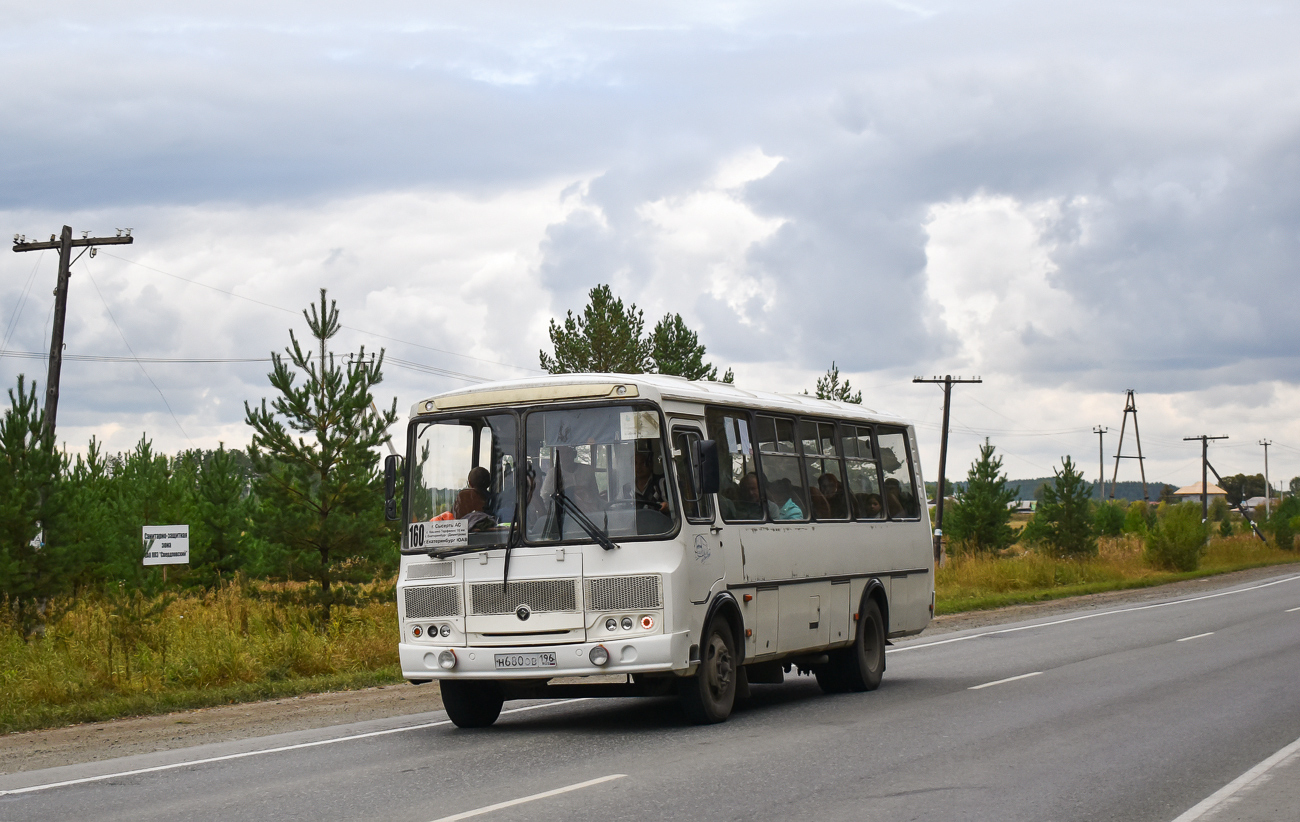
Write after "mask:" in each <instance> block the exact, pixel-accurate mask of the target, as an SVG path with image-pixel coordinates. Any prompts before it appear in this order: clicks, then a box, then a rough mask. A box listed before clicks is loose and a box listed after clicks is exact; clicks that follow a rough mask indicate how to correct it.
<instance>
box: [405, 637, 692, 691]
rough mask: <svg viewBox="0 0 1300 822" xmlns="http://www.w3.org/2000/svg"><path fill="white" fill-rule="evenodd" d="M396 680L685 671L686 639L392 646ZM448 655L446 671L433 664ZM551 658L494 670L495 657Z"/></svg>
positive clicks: (687, 647) (513, 677) (510, 677)
mask: <svg viewBox="0 0 1300 822" xmlns="http://www.w3.org/2000/svg"><path fill="white" fill-rule="evenodd" d="M597 645H601V646H604V648H605V650H606V651H607V652H608V653H609V661H608V662H607V663H605V664H604V665H596V664H595V663H593V662H592V661H591V650H592V649H593V648H595V647H596V646H597ZM397 650H398V655H399V657H400V658H401V661H402V676H403V677H405V678H406V679H409V680H412V681H421V680H430V679H539V678H549V677H557V676H596V675H603V674H635V673H645V672H649V671H673V670H677V671H686V670H687V669H688V668H689V667H690V664H691V663H690V659H689V657H690V635H689V634H688V633H687V632H685V631H683V632H681V633H677V634H658V635H655V636H643V637H636V638H630V639H625V640H606V641H604V642H583V643H581V644H574V645H521V646H515V647H505V648H502V647H481V646H479V647H475V646H471V647H468V648H467V647H450V648H449V647H448V646H446V645H433V644H429V645H416V644H414V643H408V642H403V643H400V644H399V645H398V646H397ZM447 650H450V651H451V652H452V653H453V654H455V657H456V665H455V667H453V668H451V669H447V668H443V667H441V666H440V665H439V664H438V656H439V654H441V653H442V652H443V651H447ZM536 654H554V655H555V665H554V666H552V667H534V668H498V667H497V665H498V658H499V657H500V658H503V660H502V661H503V662H505V661H509V660H510V658H512V657H514V658H518V657H521V656H532V655H536Z"/></svg>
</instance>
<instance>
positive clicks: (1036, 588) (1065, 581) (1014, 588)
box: [935, 536, 1300, 614]
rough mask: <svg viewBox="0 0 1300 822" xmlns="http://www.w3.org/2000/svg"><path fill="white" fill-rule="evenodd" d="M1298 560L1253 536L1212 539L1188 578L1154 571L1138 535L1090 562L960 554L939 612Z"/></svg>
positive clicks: (1103, 549) (942, 579)
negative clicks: (1198, 564)
mask: <svg viewBox="0 0 1300 822" xmlns="http://www.w3.org/2000/svg"><path fill="white" fill-rule="evenodd" d="M1296 561H1300V555H1297V554H1296V553H1295V552H1293V551H1292V552H1288V551H1282V550H1279V549H1278V548H1276V547H1274V546H1273V545H1272V544H1264V543H1261V542H1260V541H1259V540H1257V539H1255V538H1254V537H1249V536H1233V537H1225V538H1218V539H1214V540H1211V542H1210V546H1209V549H1208V550H1207V551H1206V554H1205V556H1204V557H1203V558H1202V560H1201V567H1200V569H1199V570H1196V571H1190V572H1184V573H1179V572H1173V571H1164V570H1160V569H1157V568H1154V567H1152V566H1151V565H1150V564H1149V563H1148V562H1147V561H1146V558H1145V556H1144V550H1143V546H1142V541H1141V540H1140V539H1139V538H1137V537H1134V536H1127V537H1117V538H1103V539H1101V540H1100V541H1099V543H1098V553H1097V556H1095V557H1091V558H1087V559H1057V558H1054V557H1050V556H1046V555H1044V554H1040V553H1037V552H1034V551H1030V552H1027V553H1019V552H1017V553H1013V554H1010V555H1007V556H996V557H995V556H978V555H970V554H956V555H954V556H951V557H949V559H948V562H947V564H946V565H945V566H944V567H943V568H940V569H939V571H938V573H937V575H936V577H935V587H936V594H937V602H936V609H935V610H936V612H937V613H941V614H950V613H957V612H960V611H973V610H979V609H983V608H997V607H1001V606H1003V605H1012V604H1016V603H1023V602H1036V601H1040V600H1045V599H1059V598H1061V597H1067V596H1078V595H1080V594H1092V593H1097V592H1099V591H1113V590H1119V589H1124V588H1143V587H1147V586H1151V585H1160V584H1163V583H1166V582H1174V581H1177V580H1180V579H1191V578H1194V577H1203V576H1210V575H1213V574H1221V573H1226V572H1228V571H1239V570H1242V569H1244V568H1256V567H1260V566H1264V565H1280V564H1284V563H1288V562H1296Z"/></svg>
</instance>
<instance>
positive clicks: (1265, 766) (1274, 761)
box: [1174, 739, 1300, 822]
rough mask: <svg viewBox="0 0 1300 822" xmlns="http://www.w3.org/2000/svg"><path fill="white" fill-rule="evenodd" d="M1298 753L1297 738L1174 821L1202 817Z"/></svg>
mask: <svg viewBox="0 0 1300 822" xmlns="http://www.w3.org/2000/svg"><path fill="white" fill-rule="evenodd" d="M1296 754H1300V739H1297V740H1296V741H1295V742H1292V743H1291V744H1290V745H1287V746H1286V747H1285V748H1283V749H1282V750H1280V751H1278V752H1277V753H1275V754H1273V755H1272V756H1270V757H1269V758H1268V759H1265V760H1264V761H1263V762H1261V763H1259V764H1258V765H1256V766H1255V767H1253V768H1251V769H1250V770H1248V771H1246V772H1245V773H1244V774H1242V775H1241V776H1239V777H1237V778H1236V779H1234V780H1232V781H1231V782H1229V783H1228V784H1227V785H1224V786H1223V787H1222V788H1219V789H1218V790H1217V791H1215V792H1214V793H1212V794H1210V795H1209V796H1207V797H1206V798H1205V799H1203V800H1201V801H1200V802H1199V803H1197V804H1196V805H1195V806H1193V807H1192V808H1190V809H1188V810H1187V811H1186V812H1185V813H1184V814H1183V815H1182V816H1180V817H1178V818H1177V819H1175V820H1174V822H1192V821H1193V820H1195V819H1200V818H1201V817H1202V816H1204V815H1205V814H1206V813H1208V812H1209V811H1211V810H1213V809H1214V808H1215V807H1216V806H1217V805H1219V804H1221V803H1222V802H1223V801H1224V800H1225V799H1227V798H1229V797H1231V796H1232V795H1233V794H1235V793H1237V792H1238V791H1240V790H1241V789H1242V788H1245V787H1246V786H1247V785H1249V784H1250V783H1252V782H1254V781H1255V780H1256V779H1259V778H1260V777H1261V776H1263V775H1264V774H1266V773H1268V772H1269V771H1270V770H1272V769H1273V768H1274V767H1276V766H1278V765H1281V764H1283V763H1285V762H1286V761H1287V760H1289V759H1291V758H1292V757H1294V756H1295V755H1296Z"/></svg>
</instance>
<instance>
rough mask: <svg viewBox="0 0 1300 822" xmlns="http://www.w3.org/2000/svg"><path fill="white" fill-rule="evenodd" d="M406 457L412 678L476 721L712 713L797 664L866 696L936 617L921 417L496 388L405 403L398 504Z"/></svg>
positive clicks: (545, 384) (405, 598)
mask: <svg viewBox="0 0 1300 822" xmlns="http://www.w3.org/2000/svg"><path fill="white" fill-rule="evenodd" d="M400 464H401V461H400V460H399V459H398V458H396V457H390V458H389V460H388V462H387V464H386V466H385V469H386V470H385V474H386V477H385V479H386V493H387V510H388V514H389V516H390V517H391V518H394V519H396V518H398V517H399V516H400V517H401V519H402V521H403V522H405V523H406V525H405V527H404V535H403V540H402V554H403V556H402V562H401V573H400V576H399V577H398V581H397V602H398V620H399V624H400V628H401V641H400V645H399V651H400V655H401V664H402V672H403V676H405V677H406V678H407V679H408V680H410V681H412V682H417V683H418V682H428V681H431V680H438V681H439V682H440V684H441V689H442V699H443V704H444V706H445V707H446V710H447V714H448V716H449V717H450V718H451V719H452V721H453V722H455V723H456V725H458V726H460V727H462V728H464V727H482V726H487V725H491V724H492V723H493V722H495V721H496V719H497V716H498V715H499V713H500V711H501V706H502V703H503V701H504V700H507V699H520V698H537V697H546V696H569V695H575V694H582V695H610V696H613V695H618V696H629V695H634V694H640V695H677V696H678V697H679V698H680V700H681V702H682V706H683V708H684V709H685V711H686V713H687V715H688V716H689V717H690V718H691V719H692V720H693V721H695V722H699V723H709V722H720V721H723V720H725V719H726V718H727V716H728V715H729V714H730V713H731V710H732V705H733V703H734V701H735V700H736V698H737V697H741V698H743V697H744V696H746V695H747V693H748V690H749V685H750V683H779V682H781V681H782V678H783V676H784V674H786V673H788V672H789V671H790V670H791V668H792V667H793V668H795V669H796V670H798V671H799V672H800V673H809V672H811V673H813V674H815V675H816V677H817V682H818V683H819V684H820V685H821V687H822V688H823V689H824V690H825V691H827V692H835V691H867V690H873V689H875V688H876V686H877V685H879V683H880V679H881V676H882V674H883V673H884V670H885V645H886V644H887V638H889V637H899V636H906V635H908V634H915V633H917V632H919V631H921V630H922V629H923V628H924V627H925V626H926V624H927V623H928V622H929V620H930V618H931V617H932V616H933V614H934V562H933V553H932V548H931V545H932V542H931V537H930V533H931V532H930V522H929V511H928V508H927V507H926V505H925V496H924V492H923V489H924V487H925V486H924V484H923V482H922V477H921V471H920V465H919V464H918V462H917V449H916V435H915V431H914V430H913V428H912V427H911V426H909V425H907V424H906V423H904V422H902V421H899V420H893V419H888V418H885V417H882V416H881V415H878V414H875V413H873V412H871V411H870V410H868V409H865V408H863V407H861V406H859V405H851V404H846V403H839V402H829V401H823V400H818V399H815V398H812V397H809V396H806V395H804V396H799V395H781V394H770V393H762V392H754V391H745V390H742V389H740V388H737V387H735V386H732V385H727V384H723V383H716V382H690V381H687V380H684V379H680V378H677V377H668V376H662V375H650V374H638V375H618V374H573V375H557V376H550V377H541V378H534V379H527V380H518V381H511V382H500V383H492V384H486V385H478V386H475V387H473V388H470V389H466V390H462V391H455V392H451V393H446V394H439V395H437V396H435V397H431V398H429V399H424V400H420V401H419V402H417V403H416V404H415V406H414V407H413V408H412V412H411V420H410V424H409V428H408V433H407V450H406V458H405V465H406V469H405V471H404V472H403V476H404V482H405V485H404V493H403V494H402V506H403V508H402V511H401V512H400V513H399V511H398V509H397V501H396V495H395V491H396V485H397V476H398V473H399V472H401V471H402V469H401V468H400ZM588 677H589V678H591V679H582V678H588ZM554 680H562V681H558V682H557V681H554Z"/></svg>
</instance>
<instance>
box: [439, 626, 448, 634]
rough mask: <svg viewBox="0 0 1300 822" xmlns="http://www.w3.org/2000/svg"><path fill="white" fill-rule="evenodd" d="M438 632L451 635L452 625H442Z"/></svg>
mask: <svg viewBox="0 0 1300 822" xmlns="http://www.w3.org/2000/svg"><path fill="white" fill-rule="evenodd" d="M438 633H439V634H441V635H443V636H451V626H450V625H444V626H442V627H441V628H439V629H438Z"/></svg>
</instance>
